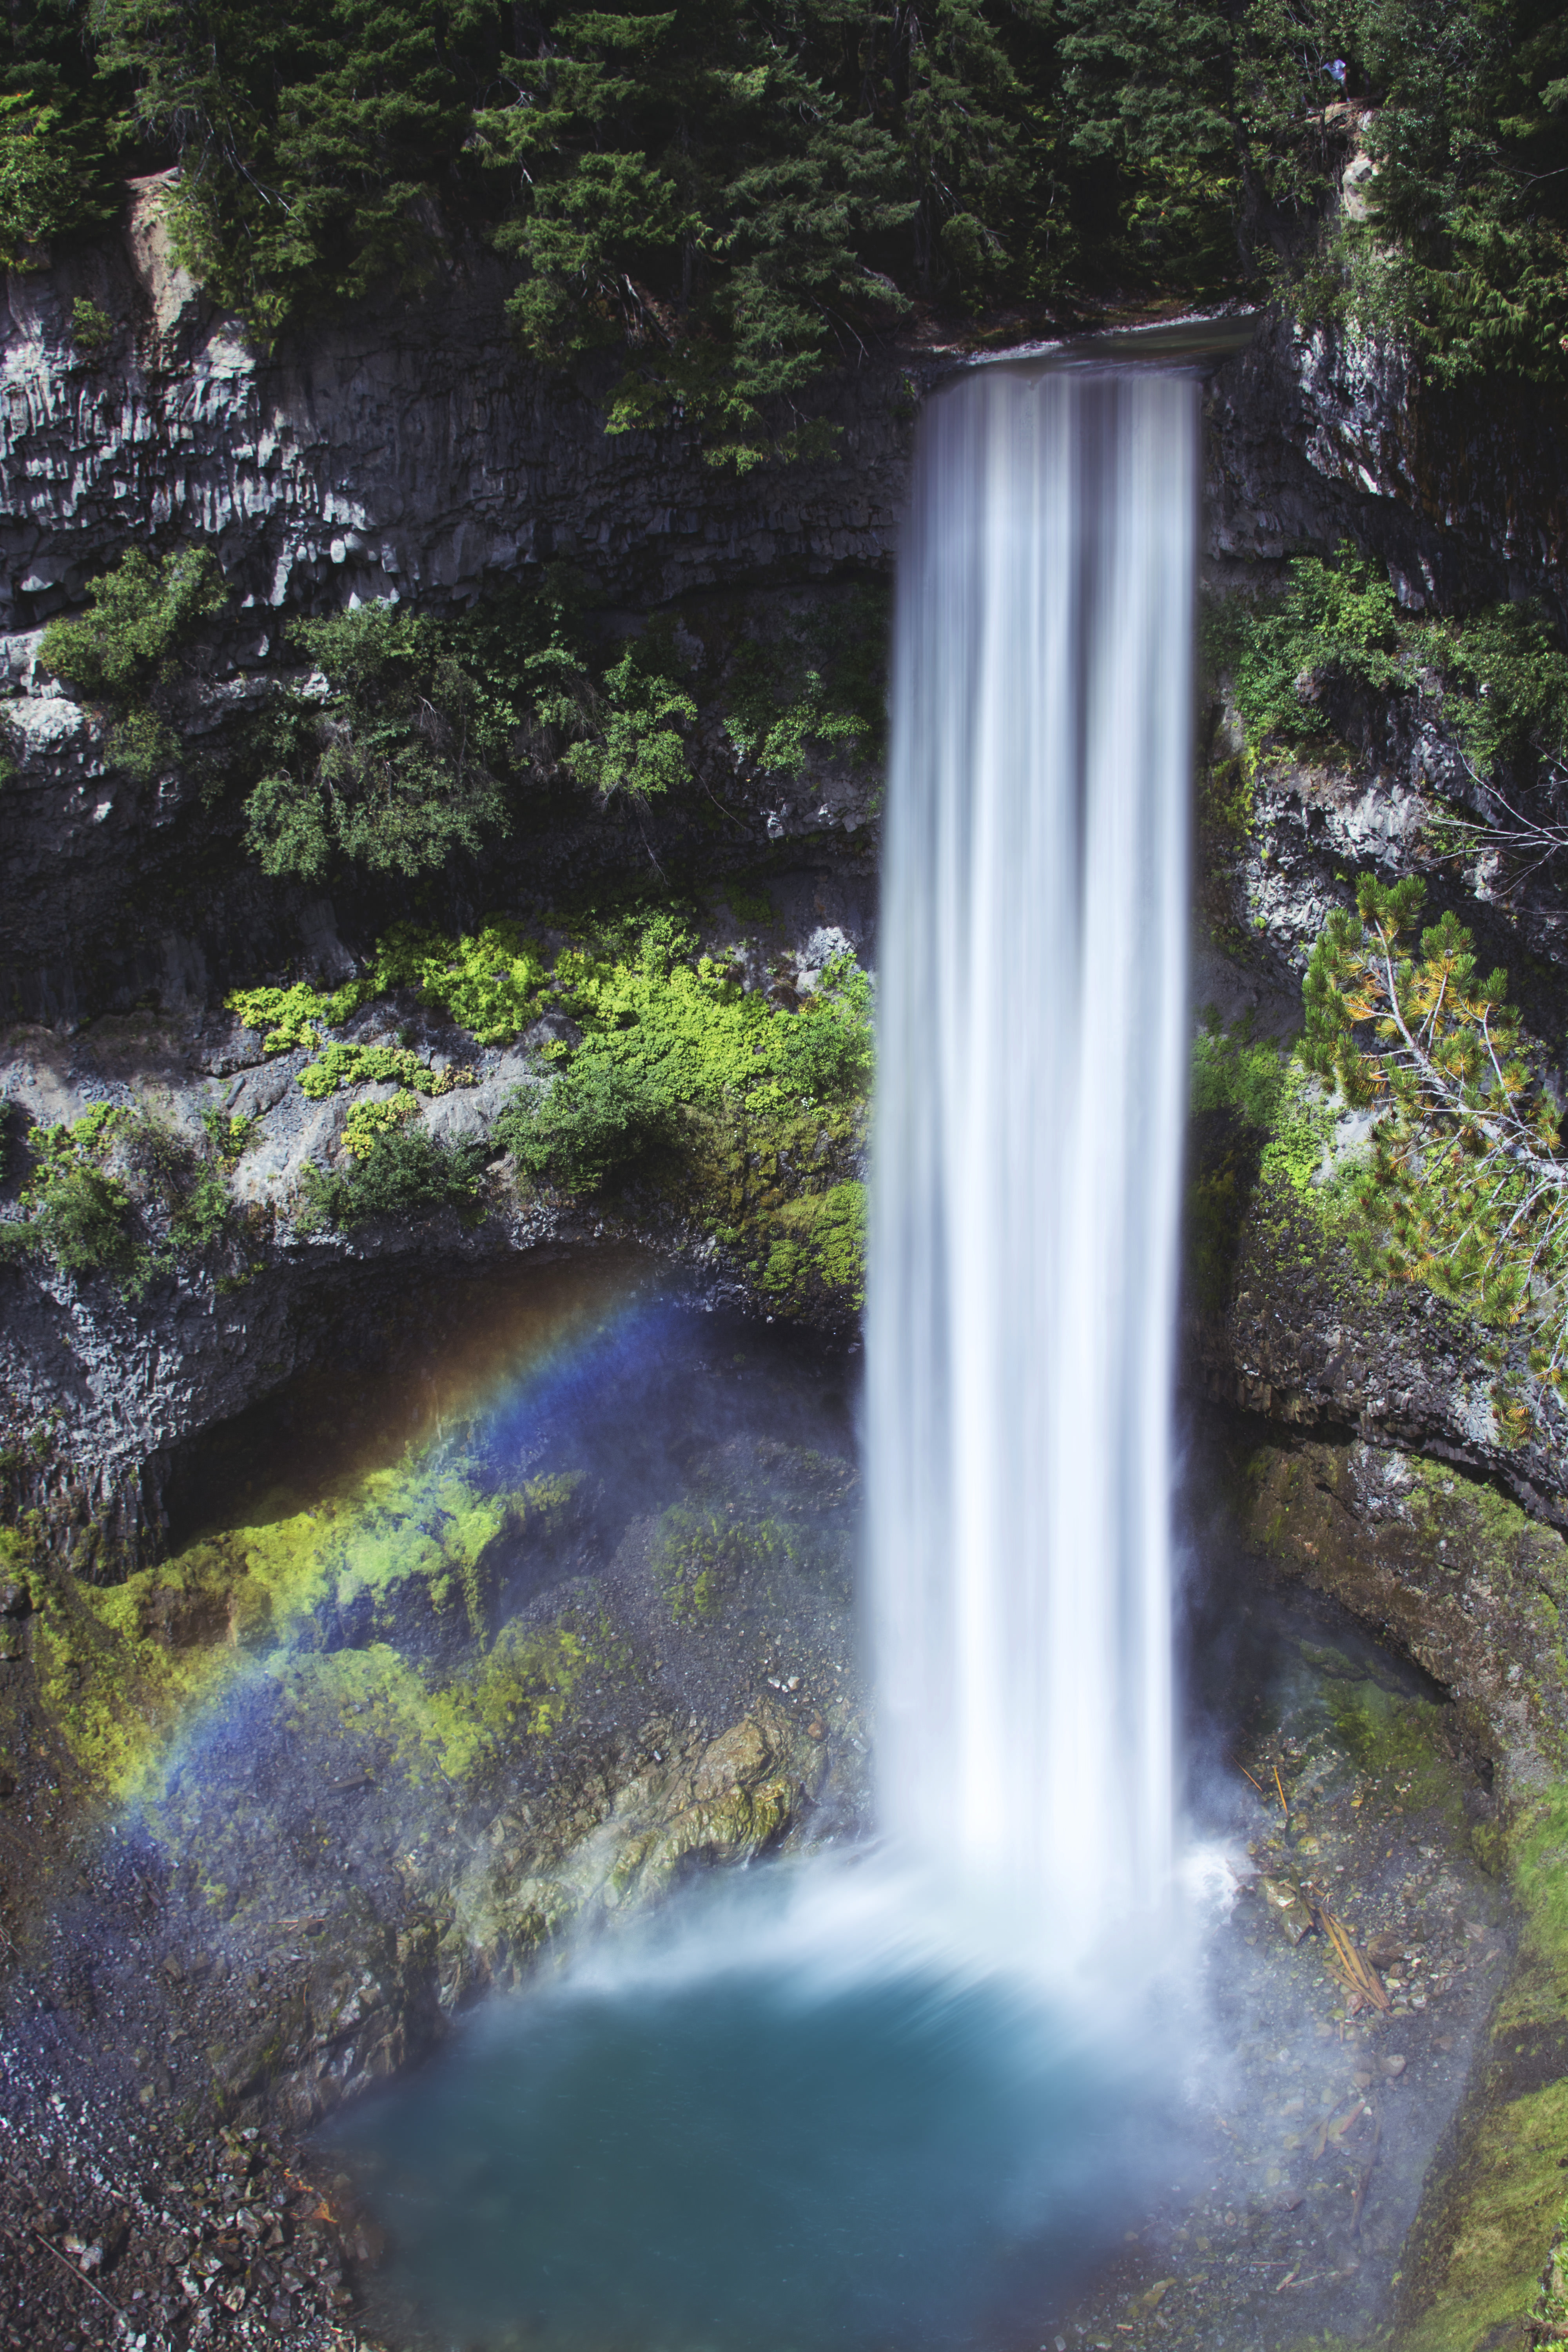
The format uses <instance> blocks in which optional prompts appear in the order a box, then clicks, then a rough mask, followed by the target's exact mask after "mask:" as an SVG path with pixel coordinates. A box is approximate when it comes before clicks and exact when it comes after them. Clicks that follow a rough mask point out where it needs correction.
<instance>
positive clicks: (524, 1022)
mask: <svg viewBox="0 0 1568 2352" xmlns="http://www.w3.org/2000/svg"><path fill="white" fill-rule="evenodd" d="M375 974H376V982H377V985H378V986H379V987H381V988H393V987H405V988H414V989H416V990H417V992H418V994H419V999H420V1002H421V1003H424V1004H427V1005H430V1006H432V1007H435V1006H439V1007H440V1008H441V1009H442V1010H443V1011H445V1012H447V1013H450V1015H451V1017H452V1019H453V1020H454V1021H455V1022H456V1023H457V1024H458V1027H459V1028H461V1029H466V1030H468V1033H469V1034H470V1035H471V1036H474V1037H477V1038H478V1039H479V1043H480V1045H510V1042H511V1040H512V1039H513V1038H514V1037H516V1036H517V1035H518V1034H520V1033H521V1031H522V1030H523V1029H525V1028H527V1026H528V1024H529V1023H530V1022H531V1021H534V1020H537V1018H538V1017H539V1014H540V1013H541V1011H542V1009H543V1005H544V1002H545V1000H544V998H543V996H542V990H543V988H544V986H545V983H546V982H547V981H548V979H549V977H550V966H549V960H548V958H547V956H546V954H545V953H544V951H543V950H542V949H541V948H540V947H538V946H537V945H536V943H535V942H534V941H533V940H531V939H529V938H528V937H527V935H526V934H525V933H524V931H523V930H522V929H521V926H520V925H519V924H517V923H515V922H512V921H510V920H509V919H506V918H505V917H503V916H499V915H492V916H491V917H490V919H489V921H487V922H486V923H484V924H482V925H481V926H480V928H479V930H478V931H475V932H471V933H468V934H465V935H464V936H463V937H462V938H460V939H456V940H450V939H446V938H443V936H442V935H441V934H440V933H439V932H438V931H432V930H422V929H417V928H416V927H415V926H414V925H411V924H405V925H403V926H401V927H400V928H399V929H396V930H394V931H391V932H389V933H388V935H387V937H386V938H385V939H384V940H382V941H381V943H380V945H379V946H378V947H377V949H376V953H375Z"/></svg>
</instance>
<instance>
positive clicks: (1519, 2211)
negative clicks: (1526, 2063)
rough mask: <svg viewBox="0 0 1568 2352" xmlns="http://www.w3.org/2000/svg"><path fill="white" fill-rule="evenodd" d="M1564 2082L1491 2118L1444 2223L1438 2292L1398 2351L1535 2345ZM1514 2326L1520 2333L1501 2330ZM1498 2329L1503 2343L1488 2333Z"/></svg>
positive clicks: (1553, 2217)
mask: <svg viewBox="0 0 1568 2352" xmlns="http://www.w3.org/2000/svg"><path fill="white" fill-rule="evenodd" d="M1565 2145H1568V2080H1563V2081H1559V2082H1555V2083H1549V2084H1546V2086H1545V2087H1544V2089H1542V2090H1539V2091H1531V2092H1529V2093H1527V2094H1526V2095H1525V2096H1524V2097H1523V2098H1519V2099H1510V2100H1509V2101H1507V2102H1506V2104H1504V2105H1501V2106H1499V2107H1497V2108H1495V2109H1494V2110H1493V2112H1492V2113H1491V2114H1490V2115H1489V2116H1486V2117H1485V2118H1484V2119H1483V2121H1482V2123H1481V2126H1480V2128H1479V2133H1478V2135H1477V2138H1476V2141H1475V2144H1474V2146H1473V2147H1472V2148H1471V2150H1470V2152H1469V2154H1468V2157H1467V2158H1465V2160H1464V2162H1463V2166H1462V2175H1461V2179H1460V2182H1459V2183H1458V2184H1457V2185H1458V2195H1457V2196H1456V2197H1455V2198H1454V2199H1453V2200H1451V2202H1450V2204H1449V2206H1448V2208H1447V2210H1446V2211H1445V2214H1444V2217H1443V2241H1444V2242H1443V2244H1442V2247H1441V2249H1440V2251H1438V2252H1437V2255H1436V2263H1434V2273H1435V2284H1436V2294H1434V2296H1433V2298H1432V2301H1431V2303H1430V2304H1429V2305H1428V2307H1427V2308H1426V2310H1425V2311H1424V2312H1422V2314H1421V2315H1420V2316H1419V2317H1418V2318H1416V2319H1415V2321H1414V2322H1413V2323H1412V2324H1411V2325H1409V2326H1405V2327H1402V2328H1401V2329H1400V2330H1399V2332H1398V2335H1397V2337H1396V2342H1397V2346H1398V2352H1459V2347H1465V2352H1468V2347H1472V2346H1475V2345H1480V2344H1484V2343H1488V2342H1490V2341H1494V2340H1495V2341H1496V2342H1498V2343H1500V2344H1507V2343H1511V2342H1517V2343H1518V2344H1519V2345H1520V2346H1521V2347H1522V2346H1524V2345H1525V2344H1527V2343H1528V2342H1530V2341H1531V2333H1530V2330H1529V2316H1530V2315H1531V2313H1532V2312H1533V2311H1534V2309H1535V2306H1536V2303H1537V2299H1538V2296H1539V2294H1540V2281H1541V2273H1542V2269H1543V2268H1544V2266H1545V2263H1546V2260H1547V2256H1548V2253H1549V2252H1550V2250H1551V2247H1552V2240H1553V2237H1554V2235H1555V2233H1556V2231H1558V2229H1559V2228H1560V2227H1561V2226H1562V2221H1563V2172H1562V2168H1561V2165H1560V2163H1559V2155H1560V2151H1561V2150H1562V2148H1563V2147H1564V2146H1565ZM1510 2325H1511V2326H1513V2327H1514V2328H1516V2329H1517V2331H1518V2333H1517V2336H1510V2335H1506V2334H1504V2333H1502V2332H1501V2331H1503V2330H1506V2329H1508V2328H1509V2327H1510ZM1493 2328H1496V2329H1498V2330H1499V2331H1500V2333H1499V2335H1498V2336H1497V2337H1496V2338H1495V2339H1494V2338H1492V2337H1491V2336H1489V2330H1491V2329H1493Z"/></svg>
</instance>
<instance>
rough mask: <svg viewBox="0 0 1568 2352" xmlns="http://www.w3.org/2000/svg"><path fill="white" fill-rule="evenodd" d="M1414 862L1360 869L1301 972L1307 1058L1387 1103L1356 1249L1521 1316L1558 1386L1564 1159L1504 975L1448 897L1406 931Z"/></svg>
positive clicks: (1567, 1309)
mask: <svg viewBox="0 0 1568 2352" xmlns="http://www.w3.org/2000/svg"><path fill="white" fill-rule="evenodd" d="M1424 895H1425V889H1424V885H1423V884H1422V883H1421V882H1420V880H1419V879H1418V878H1415V877H1410V878H1408V879H1406V880H1405V881H1403V882H1398V883H1392V884H1391V883H1383V882H1379V881H1378V879H1377V877H1375V876H1374V875H1364V876H1363V877H1362V879H1361V882H1360V884H1359V886H1358V888H1357V893H1356V906H1355V910H1354V912H1353V913H1352V912H1351V911H1350V910H1349V909H1342V910H1341V911H1339V912H1338V913H1336V914H1334V915H1331V917H1330V919H1329V921H1328V923H1327V925H1326V926H1325V928H1324V930H1323V933H1322V935H1321V938H1320V939H1319V940H1318V943H1317V945H1316V947H1315V948H1314V949H1313V950H1312V957H1311V961H1310V966H1309V969H1308V973H1307V980H1306V983H1305V989H1304V997H1305V1003H1306V1013H1307V1029H1306V1035H1305V1038H1304V1040H1303V1043H1302V1049H1301V1052H1302V1059H1303V1061H1304V1062H1305V1063H1306V1064H1307V1066H1309V1067H1310V1068H1311V1069H1313V1070H1316V1071H1317V1072H1318V1073H1319V1074H1320V1075H1321V1076H1323V1077H1326V1078H1330V1079H1331V1080H1332V1081H1333V1082H1334V1084H1335V1085H1336V1086H1337V1087H1338V1088H1339V1090H1340V1092H1341V1094H1342V1097H1344V1099H1345V1100H1346V1101H1347V1102H1349V1103H1351V1104H1352V1105H1366V1104H1374V1105H1384V1106H1386V1114H1385V1116H1384V1117H1383V1118H1380V1119H1379V1120H1378V1122H1377V1124H1376V1125H1375V1127H1374V1128H1373V1152H1372V1158H1371V1160H1370V1162H1369V1163H1368V1165H1367V1167H1366V1169H1365V1170H1364V1171H1363V1174H1362V1176H1361V1178H1360V1180H1359V1184H1358V1192H1359V1201H1360V1206H1361V1209H1362V1212H1363V1216H1364V1218H1365V1221H1366V1235H1367V1238H1366V1241H1365V1243H1364V1245H1363V1255H1365V1257H1366V1258H1367V1261H1368V1262H1369V1263H1370V1264H1371V1265H1374V1266H1375V1267H1376V1269H1377V1270H1378V1271H1379V1272H1381V1273H1384V1274H1385V1275H1388V1276H1393V1277H1394V1278H1396V1279H1399V1280H1403V1281H1410V1282H1420V1283H1424V1284H1425V1285H1426V1286H1427V1287H1428V1288H1429V1289H1432V1290H1435V1291H1436V1292H1437V1293H1438V1295H1439V1296H1440V1297H1447V1298H1452V1299H1455V1300H1456V1301H1458V1302H1459V1303H1461V1304H1463V1305H1466V1306H1468V1307H1472V1308H1473V1309H1474V1310H1475V1311H1476V1312H1478V1313H1479V1315H1481V1316H1482V1317H1483V1318H1485V1319H1487V1320H1489V1321H1492V1322H1496V1323H1501V1324H1516V1323H1520V1322H1521V1321H1522V1322H1524V1323H1525V1324H1527V1325H1528V1326H1529V1327H1530V1328H1531V1330H1532V1332H1533V1334H1534V1344H1533V1347H1532V1352H1531V1369H1532V1370H1533V1371H1534V1373H1535V1375H1536V1377H1537V1378H1538V1379H1539V1380H1540V1381H1542V1382H1543V1383H1544V1384H1546V1385H1547V1386H1549V1387H1550V1388H1552V1389H1554V1390H1563V1389H1564V1387H1568V1159H1565V1158H1564V1156H1563V1149H1562V1138H1561V1125H1560V1114H1559V1113H1558V1110H1557V1108H1556V1106H1555V1105H1554V1103H1553V1101H1552V1097H1551V1095H1550V1094H1549V1093H1548V1091H1547V1089H1546V1087H1544V1085H1543V1084H1542V1080H1541V1076H1540V1073H1539V1071H1538V1070H1537V1069H1536V1068H1535V1067H1534V1066H1532V1061H1531V1054H1530V1051H1529V1049H1528V1045H1527V1041H1526V1040H1525V1038H1524V1036H1523V1034H1522V1032H1521V1024H1520V1016H1519V1013H1518V1012H1517V1010H1516V1009H1515V1007H1514V1006H1513V1005H1511V1004H1510V1003H1509V1000H1508V976H1507V974H1506V973H1505V972H1503V971H1493V972H1491V973H1489V974H1488V975H1485V976H1483V975H1482V974H1481V973H1480V972H1479V971H1478V969H1477V965H1476V959H1475V955H1474V951H1473V945H1472V941H1471V939H1470V935H1469V933H1468V931H1467V930H1466V929H1465V928H1464V926H1463V925H1462V924H1461V923H1460V922H1458V919H1456V917H1455V916H1454V915H1453V914H1452V913H1447V914H1445V915H1444V916H1443V917H1442V918H1441V919H1440V920H1439V921H1437V922H1436V923H1435V924H1431V925H1429V926H1428V927H1427V928H1426V929H1425V930H1423V931H1422V932H1421V933H1420V935H1419V940H1416V938H1415V924H1416V922H1417V919H1418V917H1419V915H1420V911H1421V906H1422V901H1423V898H1424Z"/></svg>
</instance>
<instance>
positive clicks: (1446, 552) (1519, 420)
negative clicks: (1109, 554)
mask: <svg viewBox="0 0 1568 2352" xmlns="http://www.w3.org/2000/svg"><path fill="white" fill-rule="evenodd" d="M1209 434H1210V438H1209V468H1208V481H1207V489H1208V503H1209V524H1208V528H1209V545H1210V553H1211V559H1212V560H1213V561H1215V562H1216V563H1217V564H1218V565H1220V566H1221V567H1222V568H1223V567H1225V566H1226V565H1228V564H1234V563H1237V562H1239V563H1244V564H1254V563H1258V562H1278V561H1279V559H1280V558H1281V557H1283V556H1287V555H1297V554H1301V553H1303V552H1306V551H1309V550H1312V549H1316V550H1318V551H1327V550H1328V549H1330V548H1331V547H1332V546H1333V545H1334V544H1335V542H1336V541H1338V540H1340V539H1342V538H1344V537H1347V536H1348V537H1352V538H1353V539H1355V540H1356V541H1358V542H1359V543H1360V544H1362V545H1363V546H1366V547H1370V548H1372V549H1373V550H1374V551H1376V552H1377V553H1378V554H1379V555H1381V556H1382V557H1383V558H1384V560H1385V562H1388V563H1389V565H1390V566H1391V568H1392V570H1393V572H1394V579H1395V583H1396V584H1397V586H1398V588H1399V590H1400V593H1401V597H1402V600H1403V601H1404V602H1405V603H1407V604H1410V605H1411V606H1413V607H1415V608H1416V609H1419V608H1421V607H1422V606H1424V605H1426V604H1436V605H1438V606H1441V607H1447V606H1449V605H1452V604H1463V603H1465V602H1467V601H1469V600H1472V599H1473V600H1477V601H1479V600H1482V599H1487V598H1497V597H1500V596H1504V595H1510V594H1513V595H1543V596H1545V597H1547V598H1548V599H1551V600H1553V601H1555V600H1558V599H1560V597H1561V593H1562V591H1561V583H1560V576H1559V570H1560V566H1561V562H1562V558H1563V549H1564V546H1565V545H1568V488H1565V486H1564V482H1563V468H1562V462H1561V454H1560V444H1559V427H1558V425H1557V421H1556V418H1555V415H1554V414H1553V411H1552V407H1551V404H1550V402H1549V399H1548V398H1547V396H1546V395H1545V394H1541V393H1538V392H1536V391H1535V390H1534V389H1533V388H1532V387H1531V386H1530V385H1527V384H1509V385H1499V384H1497V383H1488V384H1487V385H1486V386H1485V387H1484V388H1482V389H1479V390H1477V391H1474V392H1462V393H1454V392H1445V391H1439V390H1438V389H1437V388H1436V387H1435V386H1433V385H1431V384H1428V383H1426V382H1424V380H1423V379H1422V377H1421V374H1420V373H1419V370H1418V369H1417V368H1416V367H1415V364H1414V363H1413V362H1412V361H1411V359H1410V358H1409V356H1408V355H1407V354H1406V353H1405V352H1401V351H1400V350H1399V349H1398V348H1397V347H1396V346H1394V345H1391V344H1387V343H1384V342H1380V341H1372V340H1370V339H1363V338H1361V337H1359V336H1357V335H1354V334H1352V333H1331V332H1330V331H1326V330H1323V329H1316V330H1311V329H1305V328H1300V327H1297V326H1295V325H1293V324H1292V323H1291V322H1290V321H1289V320H1269V321H1268V322H1266V324H1265V326H1264V328H1263V331H1261V332H1260V333H1259V335H1258V340H1257V341H1256V342H1255V343H1254V344H1253V346H1252V348H1251V349H1250V350H1249V351H1248V352H1244V353H1243V354H1242V355H1241V356H1240V357H1239V358H1237V359H1235V360H1232V361H1231V362H1229V363H1228V364H1227V365H1226V368H1225V369H1223V370H1222V371H1221V373H1220V374H1219V375H1218V376H1217V377H1216V379H1215V386H1214V390H1213V394H1212V395H1211V399H1210V404H1209Z"/></svg>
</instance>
